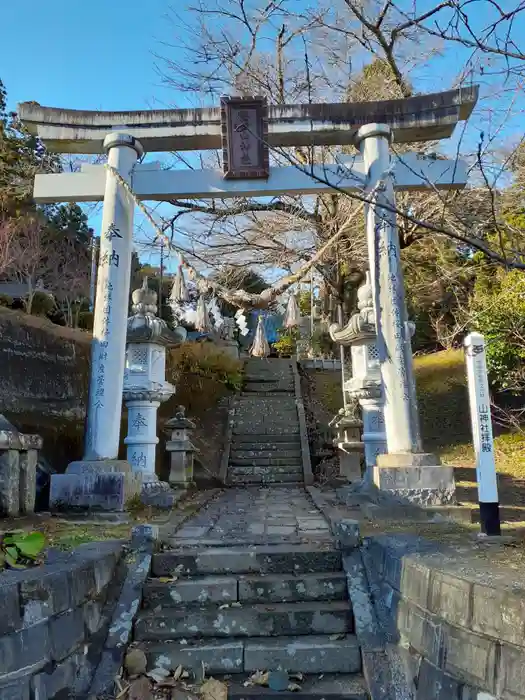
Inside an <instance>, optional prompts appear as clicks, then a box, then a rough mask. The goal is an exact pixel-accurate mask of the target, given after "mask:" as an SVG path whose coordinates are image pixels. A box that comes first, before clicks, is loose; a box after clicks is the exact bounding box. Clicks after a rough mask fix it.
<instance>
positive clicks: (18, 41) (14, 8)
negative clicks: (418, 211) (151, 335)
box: [0, 0, 525, 227]
mask: <svg viewBox="0 0 525 700" xmlns="http://www.w3.org/2000/svg"><path fill="white" fill-rule="evenodd" d="M295 1H296V2H298V3H302V2H304V4H305V5H306V4H307V3H309V2H310V1H311V0H295ZM204 2H205V3H206V0H204ZM429 2H430V0H429ZM178 3H181V6H182V5H185V4H186V0H171V2H170V0H149V1H148V2H143V1H142V0H141V1H139V0H87V2H86V1H85V0H82V1H81V0H24V1H23V2H21V1H20V0H19V2H13V1H11V2H8V0H4V2H3V3H2V5H3V6H2V30H3V31H2V41H1V42H0V78H1V79H2V80H3V82H4V84H5V87H6V89H7V91H8V100H9V106H10V107H11V108H13V109H14V108H15V107H16V104H17V103H18V102H21V101H26V100H35V101H37V102H39V103H40V104H42V105H48V106H54V107H68V108H73V109H75V108H76V109H97V110H126V109H144V108H151V107H169V106H185V105H184V102H183V101H182V97H181V95H178V94H177V93H176V92H174V91H173V90H169V89H167V88H166V87H165V86H163V85H162V84H161V79H160V77H159V76H158V74H157V72H156V70H155V57H154V54H155V53H161V54H163V53H164V54H165V53H166V52H167V49H166V48H164V47H163V46H162V42H171V41H173V40H174V38H175V36H174V35H175V33H176V27H175V26H174V25H173V23H172V22H170V21H169V20H168V19H167V17H166V13H167V12H168V9H169V5H170V4H171V5H172V6H174V7H177V6H178ZM479 21H481V20H479ZM522 30H523V31H522ZM514 31H515V33H517V35H519V34H521V35H523V34H524V33H525V22H523V20H522V19H520V20H519V25H517V26H516V27H515V28H514ZM465 56H466V54H465V52H464V51H461V50H460V49H458V50H457V52H456V51H455V50H454V51H452V52H449V53H448V54H447V55H446V57H444V58H437V59H432V61H431V63H430V66H429V67H427V68H425V69H424V70H423V71H422V72H421V73H420V75H419V83H420V85H419V88H420V89H421V90H424V91H428V92H430V91H434V90H440V89H446V88H448V87H450V86H451V85H452V84H453V81H454V76H455V71H456V70H458V68H459V66H460V65H461V64H462V63H464V59H465ZM170 58H174V52H173V50H171V51H170ZM481 113H482V109H481V104H480V114H481ZM481 121H482V118H480V122H481ZM481 126H482V125H481V124H480V127H481ZM516 128H518V129H519V131H520V132H523V130H524V129H523V120H522V118H521V116H520V118H519V120H518V123H517V124H515V125H514V129H516ZM514 129H512V130H511V132H509V133H512V131H514ZM475 133H476V132H475V130H474V136H473V137H472V138H473V139H474V141H473V143H474V142H475V138H476V136H475ZM449 147H453V143H451V144H450V146H449ZM91 221H92V225H94V226H95V227H97V226H98V225H99V221H100V217H99V215H95V216H93V217H92V220H91Z"/></svg>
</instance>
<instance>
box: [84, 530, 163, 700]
mask: <svg viewBox="0 0 525 700" xmlns="http://www.w3.org/2000/svg"><path fill="white" fill-rule="evenodd" d="M134 530H139V532H136V533H134V535H135V543H136V544H138V545H139V546H141V547H142V551H140V550H139V551H135V552H130V553H129V554H128V555H127V557H126V562H125V563H126V566H127V574H126V578H125V580H124V584H123V586H122V589H121V591H120V596H119V599H118V601H117V604H116V607H115V611H114V613H113V616H112V618H111V623H110V627H109V632H108V635H107V637H106V641H105V643H104V649H103V651H102V655H101V657H100V661H99V663H98V666H97V668H96V671H95V674H94V676H93V680H92V683H91V687H90V689H89V693H88V697H91V698H98V697H100V696H103V695H108V694H111V693H112V692H113V690H114V684H115V677H116V676H117V674H118V673H119V671H120V668H121V666H122V662H123V660H124V654H125V653H126V648H127V646H128V644H129V642H130V640H131V635H132V631H133V621H134V619H135V616H136V615H137V612H138V610H139V608H140V604H141V601H142V588H143V586H144V583H145V582H146V579H147V577H148V575H149V571H150V568H151V558H152V554H151V551H150V552H148V551H146V550H147V549H152V548H153V546H154V543H155V541H156V540H155V539H154V537H155V530H156V533H157V534H158V528H155V527H154V526H149V525H145V526H138V528H134ZM140 530H142V531H140ZM132 537H133V535H132Z"/></svg>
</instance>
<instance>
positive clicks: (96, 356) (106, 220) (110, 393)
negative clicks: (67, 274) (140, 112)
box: [50, 132, 143, 510]
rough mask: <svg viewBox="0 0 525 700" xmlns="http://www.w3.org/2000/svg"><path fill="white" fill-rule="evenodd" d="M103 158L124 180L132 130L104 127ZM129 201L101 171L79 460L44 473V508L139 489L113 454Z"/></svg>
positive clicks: (136, 145) (104, 502)
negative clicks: (83, 436)
mask: <svg viewBox="0 0 525 700" xmlns="http://www.w3.org/2000/svg"><path fill="white" fill-rule="evenodd" d="M104 149H105V150H106V152H107V154H108V165H109V166H111V167H113V168H115V170H116V171H117V172H118V173H119V174H120V175H121V176H122V178H123V179H124V180H125V181H126V182H128V183H131V176H132V172H133V168H134V166H135V164H136V162H137V158H138V157H140V156H142V154H143V149H142V146H141V144H140V142H139V141H138V140H137V139H136V138H135V137H134V136H130V135H128V134H125V133H122V132H114V133H110V134H108V135H107V136H106V138H105V140H104ZM134 209H135V204H134V202H133V199H132V198H131V197H130V195H129V193H128V192H127V191H126V189H125V188H124V187H123V185H122V184H120V183H119V182H118V181H117V178H116V177H114V176H113V175H111V174H110V173H109V172H108V173H107V176H106V186H105V192H104V209H103V214H102V230H101V236H100V253H99V264H98V270H97V294H96V301H95V318H94V322H93V341H92V344H91V374H90V385H89V397H88V408H87V425H86V442H85V447H84V459H83V460H82V461H80V462H72V463H71V464H70V465H69V466H68V467H67V470H66V473H65V474H57V475H54V476H53V477H52V479H51V492H50V503H51V507H55V508H61V507H62V508H66V507H72V506H73V507H79V508H93V509H99V510H124V508H125V504H126V501H127V500H128V499H129V498H131V497H132V496H133V495H135V494H136V493H140V488H141V481H140V479H137V478H136V477H135V475H133V474H132V473H131V467H130V465H129V463H128V462H126V461H125V460H118V451H119V441H120V423H121V410H120V407H121V402H122V390H123V381H124V365H125V358H126V332H127V316H128V313H127V311H128V305H129V287H130V274H131V254H132V250H133V213H134Z"/></svg>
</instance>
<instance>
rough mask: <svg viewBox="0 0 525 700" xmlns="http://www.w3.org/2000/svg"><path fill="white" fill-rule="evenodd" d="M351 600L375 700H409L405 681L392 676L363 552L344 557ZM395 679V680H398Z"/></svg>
mask: <svg viewBox="0 0 525 700" xmlns="http://www.w3.org/2000/svg"><path fill="white" fill-rule="evenodd" d="M343 569H344V572H345V574H346V581H347V590H348V597H349V598H350V601H351V603H352V610H353V613H354V621H355V634H356V637H357V640H358V642H359V647H360V649H361V658H362V664H363V675H364V677H365V680H366V683H367V686H368V691H369V693H370V698H371V700H400V699H401V698H403V699H405V698H406V700H408V699H409V698H410V697H411V696H410V695H409V694H408V688H406V687H405V686H406V684H405V682H404V678H403V676H402V675H401V677H398V676H397V674H393V673H392V663H391V659H390V658H389V653H388V651H387V645H386V638H385V636H384V635H383V633H382V630H381V626H380V624H379V621H378V619H377V616H376V612H375V609H374V605H373V602H372V598H371V593H370V587H369V583H368V577H367V575H366V570H365V567H364V565H363V559H362V556H361V551H360V550H359V549H355V550H354V551H352V552H350V553H349V554H345V555H343ZM394 676H395V677H394Z"/></svg>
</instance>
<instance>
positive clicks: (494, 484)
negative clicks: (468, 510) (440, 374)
mask: <svg viewBox="0 0 525 700" xmlns="http://www.w3.org/2000/svg"><path fill="white" fill-rule="evenodd" d="M464 344H465V359H466V363H467V379H468V392H469V403H470V418H471V422H472V438H473V441H474V452H475V454H476V476H477V482H478V500H479V513H480V522H481V531H482V532H483V533H485V534H486V535H501V525H500V517H499V500H498V481H497V476H496V462H495V460H494V441H493V438H492V419H491V415H490V393H489V382H488V377H487V362H486V358H485V339H484V337H483V336H482V335H481V334H480V333H470V334H469V335H468V336H467V337H466V338H465V343H464Z"/></svg>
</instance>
